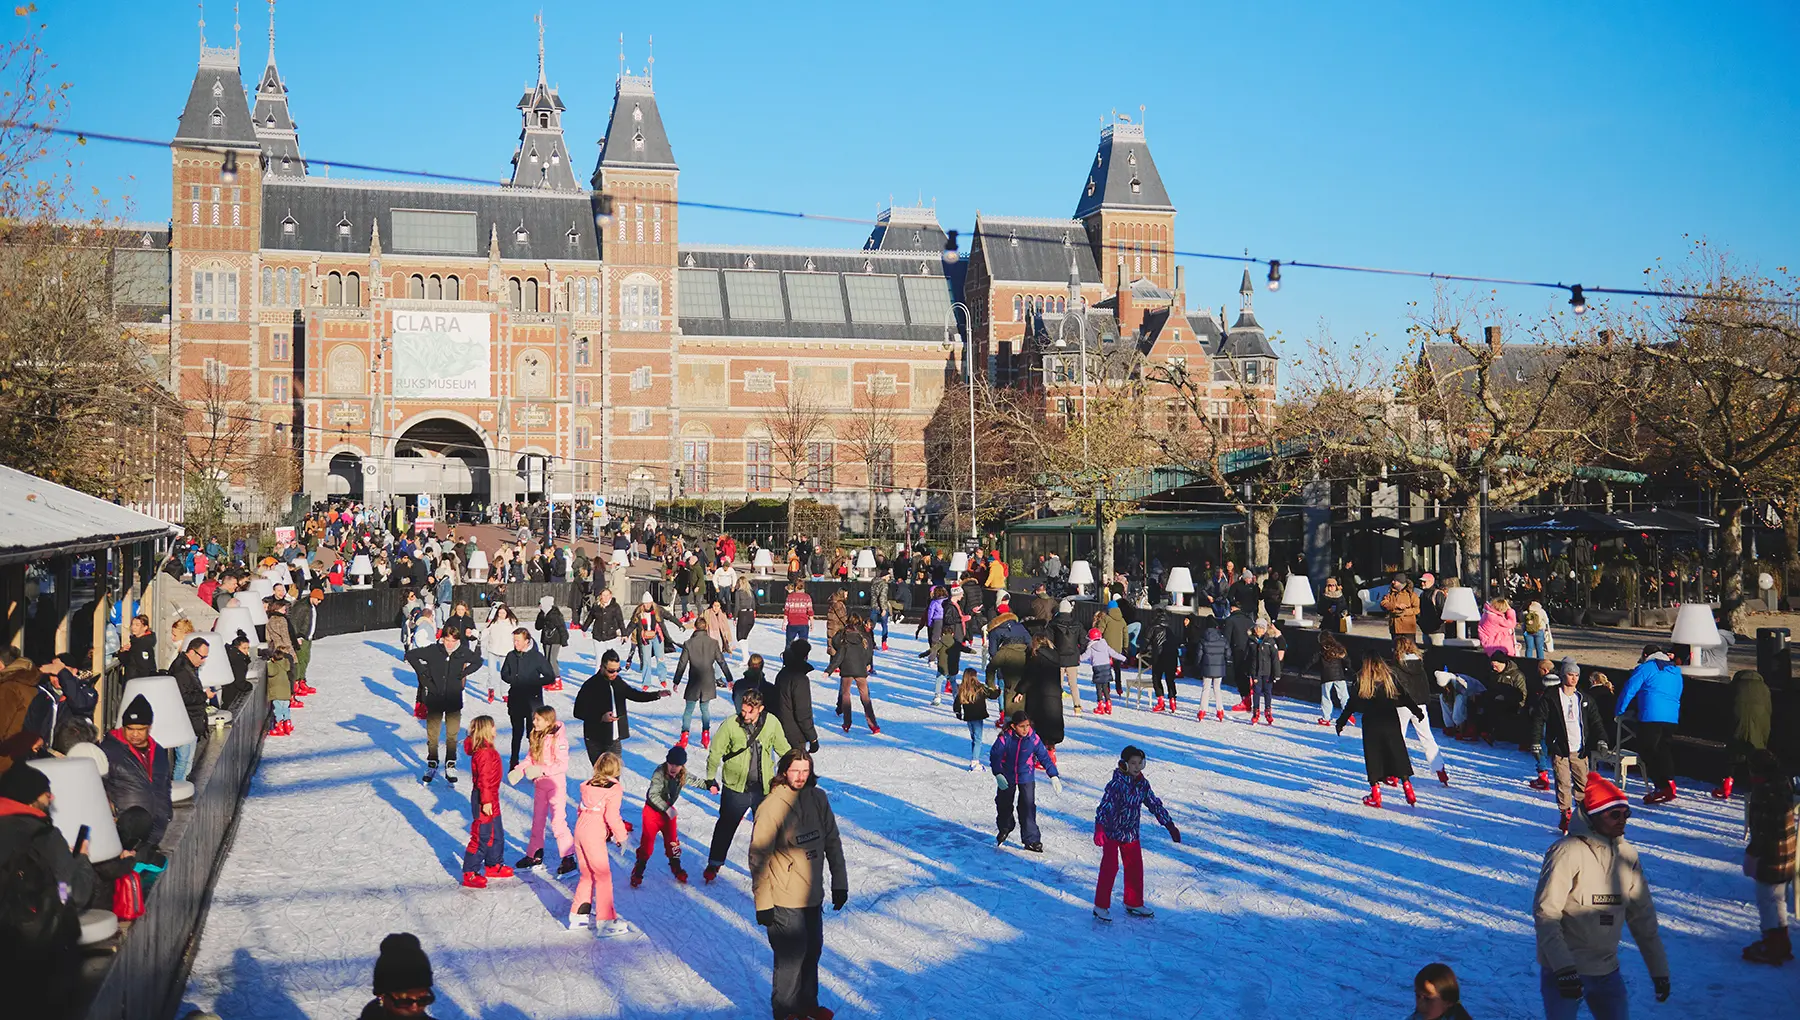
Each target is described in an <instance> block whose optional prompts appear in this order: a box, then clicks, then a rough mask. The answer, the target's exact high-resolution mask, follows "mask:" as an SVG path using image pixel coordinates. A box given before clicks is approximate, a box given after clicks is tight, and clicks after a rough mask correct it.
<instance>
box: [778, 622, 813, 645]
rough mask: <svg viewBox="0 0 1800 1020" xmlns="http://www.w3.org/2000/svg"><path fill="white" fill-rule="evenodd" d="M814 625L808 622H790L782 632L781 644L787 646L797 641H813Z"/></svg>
mask: <svg viewBox="0 0 1800 1020" xmlns="http://www.w3.org/2000/svg"><path fill="white" fill-rule="evenodd" d="M811 635H812V627H811V626H809V625H807V624H801V623H790V624H788V625H787V628H786V629H785V630H783V631H782V633H781V646H782V647H783V648H786V647H787V646H788V645H791V644H793V643H794V642H796V641H806V642H808V643H809V644H810V643H811Z"/></svg>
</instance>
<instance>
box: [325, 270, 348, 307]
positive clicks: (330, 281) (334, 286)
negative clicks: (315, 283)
mask: <svg viewBox="0 0 1800 1020" xmlns="http://www.w3.org/2000/svg"><path fill="white" fill-rule="evenodd" d="M325 303H326V304H328V305H341V304H343V303H344V278H343V277H342V276H341V275H339V274H337V273H329V274H327V275H326V277H325Z"/></svg>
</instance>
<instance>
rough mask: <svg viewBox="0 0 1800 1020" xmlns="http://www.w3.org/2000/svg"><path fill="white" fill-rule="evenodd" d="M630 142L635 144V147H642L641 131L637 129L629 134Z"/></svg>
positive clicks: (642, 135)
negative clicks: (634, 132) (635, 132)
mask: <svg viewBox="0 0 1800 1020" xmlns="http://www.w3.org/2000/svg"><path fill="white" fill-rule="evenodd" d="M631 144H632V145H633V146H635V147H636V148H639V149H641V148H643V147H644V133H643V132H642V131H639V132H638V133H637V134H634V135H632V136H631Z"/></svg>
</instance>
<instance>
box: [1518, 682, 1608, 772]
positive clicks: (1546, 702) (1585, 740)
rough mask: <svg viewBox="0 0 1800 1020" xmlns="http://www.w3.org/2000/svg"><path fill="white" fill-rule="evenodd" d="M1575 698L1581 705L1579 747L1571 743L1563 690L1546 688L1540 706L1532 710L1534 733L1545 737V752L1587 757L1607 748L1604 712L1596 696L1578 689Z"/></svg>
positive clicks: (1540, 699) (1538, 703) (1538, 700)
mask: <svg viewBox="0 0 1800 1020" xmlns="http://www.w3.org/2000/svg"><path fill="white" fill-rule="evenodd" d="M1575 696H1576V698H1578V699H1580V702H1581V705H1580V708H1579V711H1580V713H1581V740H1580V742H1579V744H1571V743H1570V741H1569V733H1568V722H1567V721H1566V720H1564V719H1563V706H1562V698H1563V692H1562V688H1560V687H1551V688H1546V689H1545V690H1544V692H1543V693H1542V694H1541V695H1540V696H1539V697H1538V699H1537V703H1536V704H1535V705H1533V706H1532V707H1531V722H1532V725H1531V731H1532V732H1533V733H1541V734H1543V737H1542V738H1541V739H1542V740H1543V741H1544V747H1545V749H1546V750H1548V751H1549V752H1550V754H1551V755H1552V756H1554V757H1557V758H1568V757H1571V756H1573V757H1578V758H1586V757H1588V756H1590V755H1592V754H1593V753H1594V752H1595V751H1596V750H1598V751H1604V750H1605V749H1606V729H1605V726H1606V722H1605V720H1604V719H1603V718H1602V717H1601V715H1600V709H1599V708H1597V707H1595V705H1594V699H1593V697H1592V696H1590V695H1589V694H1588V692H1587V691H1584V690H1581V689H1580V688H1577V689H1576V691H1575Z"/></svg>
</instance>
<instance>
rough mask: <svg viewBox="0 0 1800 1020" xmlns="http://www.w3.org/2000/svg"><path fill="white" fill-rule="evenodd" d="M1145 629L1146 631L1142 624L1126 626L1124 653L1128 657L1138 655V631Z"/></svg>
mask: <svg viewBox="0 0 1800 1020" xmlns="http://www.w3.org/2000/svg"><path fill="white" fill-rule="evenodd" d="M1143 629H1144V625H1143V624H1142V623H1141V622H1139V623H1128V624H1126V625H1125V647H1124V649H1123V651H1124V653H1125V654H1126V655H1136V654H1137V636H1138V631H1141V630H1143Z"/></svg>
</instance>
